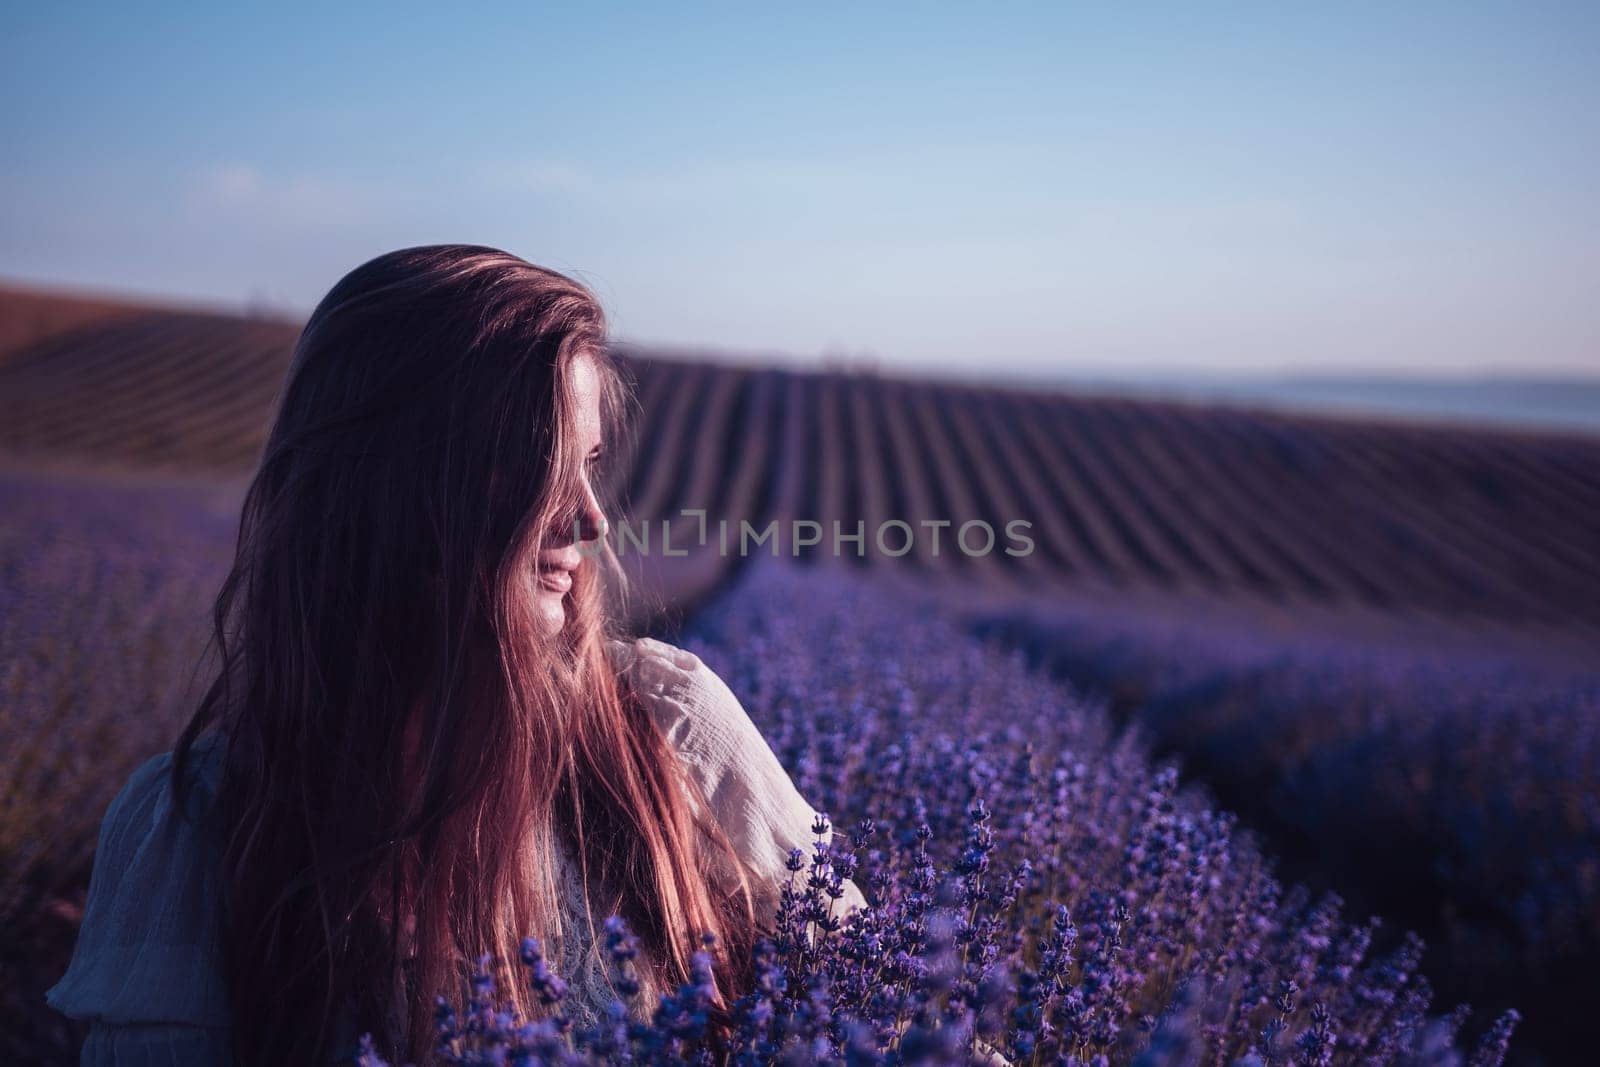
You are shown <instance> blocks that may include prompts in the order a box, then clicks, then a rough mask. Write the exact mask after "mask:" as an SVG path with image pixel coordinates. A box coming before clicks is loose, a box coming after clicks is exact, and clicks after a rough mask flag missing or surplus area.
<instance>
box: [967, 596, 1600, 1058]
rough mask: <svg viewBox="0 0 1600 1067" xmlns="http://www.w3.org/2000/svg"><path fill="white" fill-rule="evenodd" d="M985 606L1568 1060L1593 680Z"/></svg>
mask: <svg viewBox="0 0 1600 1067" xmlns="http://www.w3.org/2000/svg"><path fill="white" fill-rule="evenodd" d="M1367 629H1376V628H1375V627H1373V628H1363V631H1361V632H1356V633H1347V634H1338V633H1333V632H1325V631H1319V630H1317V629H1315V628H1310V627H1305V628H1299V629H1295V630H1287V631H1285V630H1283V629H1279V630H1277V631H1274V630H1272V629H1270V628H1267V627H1264V626H1261V625H1258V624H1252V623H1251V621H1250V620H1248V619H1243V620H1242V619H1240V618H1238V617H1213V616H1210V615H1202V616H1200V617H1198V618H1191V619H1184V618H1181V617H1178V616H1177V615H1176V614H1175V613H1174V614H1169V615H1167V616H1161V617H1156V616H1152V615H1150V614H1144V615H1137V614H1133V613H1128V614H1123V615H1117V614H1114V613H1112V612H1108V611H1106V610H1104V609H1095V610H1092V611H1091V610H1072V609H1070V608H1068V607H1066V606H1056V607H1054V608H1052V609H1050V610H1047V611H1042V612H1034V613H1004V612H996V613H992V614H990V615H988V616H986V617H981V618H979V619H978V620H977V624H976V630H977V632H978V633H980V634H983V635H987V636H989V637H993V638H995V639H997V640H1000V641H1002V642H1004V643H1005V644H1006V645H1007V646H1008V647H1013V648H1017V649H1020V650H1023V651H1025V652H1026V653H1027V655H1028V657H1029V661H1030V662H1032V663H1034V664H1036V665H1037V666H1039V667H1041V668H1044V669H1048V670H1050V671H1051V672H1052V673H1055V674H1057V675H1059V676H1062V677H1064V678H1068V679H1071V680H1073V681H1074V682H1076V683H1077V684H1079V685H1083V686H1088V687H1091V688H1093V689H1096V690H1098V691H1101V692H1105V693H1107V694H1114V695H1115V696H1116V697H1117V699H1119V700H1120V701H1121V702H1122V703H1123V704H1124V705H1125V706H1126V707H1127V709H1128V712H1129V714H1131V715H1132V716H1134V717H1135V719H1136V720H1137V722H1138V723H1139V725H1140V727H1141V728H1142V729H1143V730H1145V731H1147V732H1148V734H1149V735H1150V736H1151V738H1152V739H1153V741H1154V743H1155V744H1156V745H1157V746H1159V748H1160V750H1162V751H1168V752H1174V753H1178V754H1181V756H1182V757H1183V759H1184V760H1185V761H1186V762H1187V764H1188V765H1189V766H1190V767H1192V768H1194V769H1195V770H1196V773H1198V774H1199V775H1200V776H1201V777H1203V778H1204V779H1205V781H1206V782H1207V784H1208V786H1210V787H1211V788H1212V789H1213V790H1214V791H1216V792H1217V793H1218V794H1219V795H1221V796H1222V797H1223V798H1225V800H1226V801H1227V803H1228V804H1229V805H1230V806H1231V807H1234V808H1236V809H1237V810H1239V811H1240V813H1241V815H1242V816H1243V817H1244V818H1245V819H1246V820H1247V821H1248V822H1249V823H1250V825H1252V826H1254V827H1259V828H1261V829H1262V830H1263V831H1265V832H1267V833H1268V834H1269V835H1270V841H1271V844H1272V846H1273V847H1274V850H1275V851H1276V852H1278V853H1280V854H1281V855H1280V859H1281V860H1282V861H1285V862H1287V863H1289V864H1290V865H1291V869H1293V870H1294V871H1295V872H1296V873H1297V874H1298V875H1300V876H1302V877H1308V878H1315V879H1316V880H1317V881H1318V882H1320V883H1321V884H1324V885H1327V886H1331V887H1333V888H1334V889H1336V890H1338V891H1340V892H1342V893H1343V894H1344V895H1345V896H1346V897H1347V899H1350V900H1352V901H1354V902H1355V903H1356V904H1358V905H1359V906H1361V907H1362V908H1363V909H1366V910H1372V911H1376V912H1378V913H1380V914H1384V915H1387V916H1390V917H1391V918H1394V919H1399V920H1403V921H1404V922H1405V923H1406V924H1407V925H1411V926H1413V927H1417V928H1420V929H1422V930H1423V931H1425V932H1426V934H1427V935H1428V937H1429V939H1430V946H1431V947H1430V951H1429V953H1428V956H1427V958H1426V959H1425V965H1426V969H1427V970H1428V971H1429V972H1430V973H1432V974H1435V975H1438V976H1440V977H1441V979H1442V980H1443V981H1442V985H1443V988H1444V991H1446V992H1448V993H1449V994H1450V995H1452V996H1454V997H1458V998H1461V999H1468V1000H1472V1001H1473V1002H1475V1003H1480V1004H1481V1003H1485V1002H1487V1003H1491V1004H1492V1003H1517V1004H1518V1005H1519V1006H1524V1007H1525V1010H1526V1012H1527V1015H1528V1025H1527V1028H1526V1030H1527V1032H1526V1033H1525V1034H1524V1035H1523V1037H1524V1039H1529V1038H1532V1039H1536V1040H1537V1041H1538V1043H1539V1045H1540V1046H1541V1048H1543V1049H1545V1050H1546V1051H1547V1053H1548V1054H1551V1055H1557V1056H1564V1057H1573V1056H1577V1055H1578V1054H1579V1051H1580V1050H1581V1049H1583V1048H1585V1047H1587V1044H1588V1035H1587V1031H1586V1023H1585V1021H1584V1018H1583V1013H1582V1008H1583V1005H1584V1004H1585V1003H1586V1002H1589V1003H1592V1002H1593V998H1594V992H1595V988H1596V987H1595V980H1594V977H1593V976H1594V973H1595V968H1596V966H1597V965H1600V671H1596V670H1595V669H1594V667H1593V666H1592V664H1585V663H1584V662H1582V660H1581V659H1578V660H1574V659H1571V658H1568V657H1567V656H1563V655H1557V654H1555V651H1556V650H1555V649H1553V648H1552V649H1541V648H1530V647H1529V645H1528V642H1527V641H1526V640H1524V641H1523V642H1522V643H1521V644H1520V645H1519V644H1516V643H1513V642H1511V641H1509V640H1506V639H1504V638H1501V639H1497V640H1488V639H1485V638H1484V637H1482V636H1477V637H1474V636H1472V635H1470V634H1468V635H1463V636H1462V637H1459V638H1457V639H1456V640H1454V641H1453V642H1448V643H1447V642H1446V641H1444V640H1443V639H1441V637H1440V636H1439V635H1437V634H1431V635H1428V639H1427V640H1423V639H1422V637H1421V636H1419V635H1417V634H1414V633H1408V632H1406V631H1405V630H1404V629H1403V628H1399V627H1391V632H1387V633H1379V634H1374V633H1369V632H1366V631H1367Z"/></svg>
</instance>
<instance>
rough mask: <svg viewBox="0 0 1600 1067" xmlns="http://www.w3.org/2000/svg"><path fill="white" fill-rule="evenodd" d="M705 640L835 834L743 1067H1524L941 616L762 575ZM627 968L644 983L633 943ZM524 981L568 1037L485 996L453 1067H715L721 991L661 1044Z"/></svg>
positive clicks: (692, 643) (804, 884)
mask: <svg viewBox="0 0 1600 1067" xmlns="http://www.w3.org/2000/svg"><path fill="white" fill-rule="evenodd" d="M683 641H684V643H685V644H686V646H687V647H689V648H691V649H692V650H694V651H696V652H698V653H699V654H700V655H701V656H702V658H704V659H705V660H706V661H707V662H708V663H709V664H710V665H711V666H712V667H713V668H714V669H716V670H717V671H718V672H719V673H720V674H722V675H723V676H724V677H725V678H726V679H727V680H728V681H729V683H730V685H731V686H732V687H733V689H734V690H735V691H736V692H737V693H739V694H740V696H741V697H742V698H743V700H744V702H745V705H746V707H747V709H748V710H749V712H750V713H751V716H752V718H753V719H755V721H756V722H757V723H758V725H760V726H761V728H762V729H763V731H764V733H765V734H766V735H767V737H768V738H769V740H770V741H771V742H772V744H773V746H774V748H775V750H776V751H777V752H778V754H779V756H780V758H781V759H782V760H783V762H784V763H785V765H786V766H788V767H789V768H790V769H791V771H792V773H793V774H794V776H795V778H796V782H797V784H798V785H799V786H800V788H801V790H802V792H803V793H805V794H806V795H807V796H808V798H810V799H812V801H813V803H814V804H816V805H817V806H818V807H820V808H822V809H824V810H826V811H827V812H828V813H829V815H830V816H831V817H832V819H833V822H834V825H835V826H836V827H837V828H838V830H837V831H836V834H835V837H834V841H835V845H834V848H833V850H832V851H831V853H830V852H829V851H828V850H827V849H825V848H823V847H821V846H819V847H818V850H817V854H815V855H813V856H812V857H811V858H810V859H809V861H808V860H807V859H806V858H805V857H803V856H801V855H800V854H799V853H798V852H797V853H796V854H795V855H794V856H793V857H792V869H793V870H795V872H796V877H795V880H794V883H793V884H794V887H795V892H796V893H797V894H798V898H797V899H793V900H790V901H788V902H787V905H786V910H785V911H784V912H783V913H781V914H780V916H779V923H778V929H777V937H776V939H775V941H774V943H773V944H772V945H771V951H770V952H769V953H765V954H763V955H762V957H761V958H760V970H761V973H762V975H763V980H762V982H761V983H760V985H759V987H758V989H757V990H756V991H755V992H754V993H753V994H752V995H751V996H750V997H749V998H747V999H746V1000H745V1001H744V1002H742V1003H741V1004H739V1005H737V1006H736V1009H737V1010H736V1018H737V1019H738V1021H739V1027H738V1036H737V1038H736V1039H735V1042H734V1047H733V1049H732V1051H733V1052H735V1053H736V1054H737V1062H750V1063H755V1062H774V1061H784V1062H802V1061H805V1062H813V1061H816V1062H840V1063H843V1062H851V1063H873V1062H900V1063H906V1062H961V1061H963V1060H967V1059H969V1058H971V1059H976V1058H977V1057H978V1054H979V1053H981V1052H983V1051H984V1050H983V1046H987V1047H988V1049H989V1050H992V1051H993V1052H998V1053H999V1054H1000V1055H1002V1056H1004V1057H1005V1058H1007V1059H1009V1060H1011V1061H1012V1062H1014V1063H1083V1064H1090V1063H1125V1062H1139V1063H1143V1064H1166V1063H1171V1064H1178V1063H1184V1064H1192V1063H1217V1064H1231V1063H1238V1062H1246V1063H1259V1064H1287V1063H1297V1064H1298V1063H1304V1064H1326V1063H1335V1062H1341V1063H1342V1062H1379V1063H1392V1062H1414V1063H1441V1064H1443V1063H1462V1062H1472V1063H1494V1062H1498V1061H1499V1060H1500V1059H1501V1057H1502V1055H1503V1053H1504V1051H1505V1046H1506V1043H1507V1040H1508V1036H1509V1032H1510V1030H1511V1027H1512V1025H1513V1024H1514V1022H1515V1019H1516V1016H1515V1014H1514V1013H1512V1014H1508V1015H1505V1016H1502V1017H1501V1018H1500V1019H1498V1020H1488V1019H1482V1020H1478V1025H1477V1026H1476V1027H1474V1028H1473V1029H1475V1030H1477V1031H1478V1032H1479V1036H1478V1037H1477V1039H1476V1041H1475V1042H1467V1044H1473V1045H1475V1050H1474V1051H1473V1052H1472V1053H1471V1054H1470V1056H1468V1055H1467V1054H1465V1053H1463V1052H1462V1051H1461V1043H1462V1039H1463V1034H1462V1030H1463V1028H1464V1025H1465V1024H1466V1022H1467V1018H1468V1014H1469V1013H1468V1011H1467V1009H1466V1008H1464V1007H1456V1008H1455V1009H1454V1010H1452V1011H1449V1012H1448V1013H1444V1014H1435V1010H1436V1009H1435V1005H1434V1004H1433V998H1432V993H1431V990H1430V986H1429V983H1428V981H1427V980H1426V979H1425V978H1424V977H1423V976H1422V975H1421V974H1420V973H1419V971H1418V961H1419V958H1420V955H1421V951H1422V945H1421V943H1420V942H1419V941H1418V940H1417V939H1416V938H1414V937H1411V936H1407V937H1406V938H1404V939H1403V940H1401V941H1400V943H1399V945H1398V947H1397V948H1396V949H1394V950H1393V951H1391V952H1388V953H1381V954H1380V953H1378V952H1377V951H1375V949H1374V938H1375V934H1376V932H1377V923H1376V922H1375V921H1369V922H1367V923H1358V924H1352V923H1349V922H1347V921H1346V920H1345V919H1344V918H1343V917H1342V915H1341V902H1340V901H1339V900H1338V899H1337V898H1336V897H1332V896H1328V897H1324V898H1322V899H1320V900H1314V899H1312V898H1311V896H1310V895H1309V894H1308V893H1306V892H1305V891H1303V890H1300V889H1290V890H1287V891H1285V890H1284V889H1283V888H1282V887H1281V886H1280V885H1279V883H1278V882H1277V881H1276V880H1275V879H1274V877H1273V874H1272V870H1271V868H1270V866H1269V864H1268V863H1267V862H1266V861H1265V860H1264V859H1263V858H1262V856H1261V855H1260V854H1259V853H1258V852H1257V851H1256V850H1255V849H1254V848H1253V847H1252V845H1251V843H1250V841H1249V840H1248V839H1246V838H1244V837H1243V836H1241V835H1239V834H1238V833H1236V831H1235V827H1234V821H1233V819H1232V818H1231V817H1230V816H1228V815H1226V814H1222V813H1219V812H1217V811H1214V810H1210V809H1208V808H1207V807H1206V806H1205V805H1204V804H1203V803H1202V802H1201V801H1200V800H1199V799H1198V798H1197V797H1196V796H1194V795H1193V794H1192V793H1190V792H1188V791H1184V790H1180V789H1179V786H1178V778H1177V774H1176V772H1175V770H1174V768H1172V767H1171V766H1156V765H1153V764H1152V763H1151V762H1150V760H1149V759H1148V756H1147V753H1146V752H1145V751H1144V750H1143V749H1142V747H1141V746H1140V744H1139V742H1138V741H1137V740H1136V739H1135V738H1133V737H1132V736H1130V735H1127V734H1116V733H1114V732H1113V731H1112V730H1111V729H1110V728H1109V719H1108V716H1107V715H1106V714H1105V712H1104V710H1103V709H1102V708H1099V707H1095V706H1091V705H1087V704H1085V703H1083V702H1082V701H1081V700H1079V699H1078V698H1077V697H1076V696H1075V695H1074V694H1073V693H1072V692H1071V691H1070V690H1068V689H1067V688H1065V687H1063V686H1062V685H1060V684H1059V683H1056V682H1052V681H1050V680H1049V679H1047V678H1046V677H1044V676H1043V675H1041V674H1039V673H1038V672H1035V671H1033V670H1030V669H1029V668H1028V667H1027V666H1026V665H1025V663H1024V662H1023V660H1022V657H1021V655H1020V654H1005V653H1003V652H1001V651H1000V650H998V649H997V648H995V647H993V646H989V645H984V644H981V643H979V642H978V641H976V640H973V639H972V638H971V637H970V636H968V635H966V634H965V633H964V632H963V631H962V630H961V629H960V628H959V627H958V626H957V625H956V624H955V623H954V622H953V621H950V620H948V619H945V618H943V617H942V616H941V615H940V614H939V613H938V612H937V611H936V610H928V608H926V607H924V606H919V605H915V604H905V603H896V602H895V601H893V600H892V599H890V598H889V597H887V596H885V595H884V594H883V592H882V591H881V590H879V589H877V588H875V587H874V586H872V585H870V584H868V583H866V582H863V581H860V580H851V579H849V578H847V577H844V576H841V575H838V574H833V573H829V572H813V571H801V570H794V569H788V568H785V567H783V566H782V565H779V564H771V565H756V566H753V567H752V568H751V569H750V570H748V571H747V572H746V573H745V574H744V575H743V577H742V579H741V581H740V583H739V584H738V586H737V587H736V588H735V589H734V590H733V591H731V592H730V593H728V594H725V595H724V596H723V597H722V598H721V599H720V600H719V601H718V602H717V603H716V604H715V605H713V606H712V607H711V608H710V609H709V610H707V611H706V612H704V613H702V614H701V615H700V616H699V617H698V618H697V620H696V622H695V624H694V626H693V628H692V630H691V631H690V632H689V633H688V634H687V635H685V637H684V638H683ZM808 868H809V876H808V875H807V874H805V872H806V870H807V869H808ZM832 874H845V875H849V876H851V877H853V878H854V879H855V880H856V881H857V883H858V884H859V885H861V886H862V887H863V889H864V890H865V891H866V894H867V896H868V898H869V903H870V906H869V908H868V909H867V910H865V911H863V912H856V913H853V914H852V915H851V916H850V917H849V918H848V919H847V920H846V921H845V922H844V923H842V924H838V925H837V928H836V929H832V930H828V929H826V927H827V926H830V925H834V924H832V923H827V922H825V923H824V930H825V932H824V933H823V934H822V936H821V937H820V939H819V940H818V942H817V943H816V944H815V945H808V943H807V941H806V939H805V938H804V937H802V936H797V930H796V928H797V926H798V924H799V923H801V922H803V921H804V920H806V919H808V918H810V919H824V918H825V917H826V916H827V915H828V914H829V913H830V912H829V909H830V905H831V902H830V899H829V898H830V893H829V885H830V880H831V879H830V875H832ZM610 944H611V946H612V947H613V949H614V950H616V955H615V958H616V960H617V963H618V967H619V974H620V975H621V976H622V977H624V978H625V977H626V968H627V966H628V964H627V954H628V939H627V935H626V931H624V930H620V929H617V928H613V930H612V937H611V939H610ZM530 947H531V948H535V949H536V946H530ZM527 962H529V963H530V965H531V966H532V968H533V970H532V974H531V978H532V979H533V980H534V981H535V984H536V987H537V988H538V989H540V990H541V991H542V992H544V993H545V994H547V996H548V997H549V999H550V1001H551V1002H552V1011H553V1012H554V1016H553V1018H552V1019H547V1020H542V1021H540V1022H539V1023H532V1022H528V1021H524V1020H517V1019H514V1018H511V1017H509V1016H507V1015H504V1014H496V1012H495V1011H494V1010H493V1006H492V1005H493V997H492V995H491V993H492V991H491V990H489V989H487V988H485V987H484V986H482V985H480V986H479V987H478V988H477V989H476V990H475V991H474V993H473V995H472V998H471V1000H470V1001H469V1002H468V1003H467V1004H466V1005H464V1006H463V1010H460V1011H456V1010H448V1009H445V1008H442V1009H441V1015H440V1020H441V1027H442V1041H443V1044H444V1046H445V1048H446V1049H447V1050H448V1052H449V1054H450V1057H451V1058H452V1060H453V1061H454V1062H461V1063H479V1062H501V1061H500V1060H496V1059H494V1057H495V1056H496V1055H505V1054H507V1053H508V1052H509V1053H511V1054H516V1053H521V1054H523V1055H525V1056H528V1057H530V1058H529V1059H527V1060H526V1061H525V1062H546V1061H555V1060H559V1059H560V1058H562V1057H566V1058H568V1059H572V1060H576V1061H583V1060H585V1059H588V1058H594V1059H610V1058H616V1057H618V1056H621V1055H624V1054H626V1055H630V1056H633V1057H635V1058H637V1059H638V1060H640V1061H643V1062H695V1061H696V1058H697V1056H698V1055H699V1053H700V1051H701V1050H702V1045H701V1044H700V1039H701V1036H702V1034H703V1031H704V1025H705V1011H704V1008H705V996H704V988H703V987H704V983H703V981H702V983H700V984H699V985H694V986H690V987H687V988H685V989H684V990H682V991H681V993H680V995H679V996H678V997H675V998H671V999H670V1001H669V1002H668V1003H667V1004H666V1005H665V1006H664V1008H663V1011H662V1012H660V1013H658V1015H657V1017H656V1025H654V1026H643V1025H639V1024H629V1023H628V1022H626V1016H627V1012H626V1011H625V1009H624V1008H623V1006H622V1005H621V1004H620V1003H619V1004H617V1005H615V1006H614V1013H613V1017H614V1020H615V1021H614V1023H612V1024H610V1025H604V1026H601V1027H599V1028H596V1029H593V1030H588V1029H584V1030H574V1029H569V1028H567V1027H565V1026H564V1025H563V1019H562V1017H561V1015H560V1001H559V998H558V997H556V996H554V995H552V994H551V990H552V987H551V984H550V979H549V976H548V972H547V970H546V968H545V966H544V964H543V962H542V960H540V959H539V958H538V956H537V952H536V951H535V952H533V953H532V954H531V955H530V956H529V957H528V959H527ZM625 985H626V983H624V986H625ZM555 992H557V993H558V992H559V985H557V987H556V989H555ZM980 1043H981V1044H980ZM573 1050H576V1051H573ZM531 1057H545V1059H538V1058H531ZM368 1062H369V1063H377V1062H379V1061H378V1060H377V1059H376V1057H369V1059H368ZM990 1062H993V1061H990Z"/></svg>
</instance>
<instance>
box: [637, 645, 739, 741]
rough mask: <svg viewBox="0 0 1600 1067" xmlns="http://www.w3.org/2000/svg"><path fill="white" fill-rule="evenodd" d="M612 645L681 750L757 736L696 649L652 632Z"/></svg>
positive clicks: (727, 687) (732, 696)
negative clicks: (695, 651) (683, 646)
mask: <svg viewBox="0 0 1600 1067" xmlns="http://www.w3.org/2000/svg"><path fill="white" fill-rule="evenodd" d="M611 647H612V653H613V656H614V660H615V662H616V665H617V671H618V674H619V676H621V677H623V678H625V679H626V680H627V682H628V684H629V685H630V687H631V688H632V689H633V691H634V692H635V693H637V694H638V695H639V696H640V697H641V698H642V699H643V700H644V702H645V703H646V704H647V705H649V706H650V708H651V710H652V711H654V712H655V715H656V720H657V721H658V722H659V723H660V724H661V728H662V730H663V731H664V732H665V733H666V734H667V738H668V740H670V741H672V742H673V743H674V744H676V745H677V746H678V747H679V749H680V750H684V749H685V748H686V747H687V749H688V750H689V753H690V754H694V755H701V756H714V755H717V754H719V752H720V751H721V750H726V749H732V748H734V747H737V745H739V744H748V743H749V740H750V737H751V735H752V734H755V735H756V737H757V738H759V736H760V735H759V732H758V731H757V730H756V727H755V725H754V724H753V723H752V722H751V721H750V717H749V715H748V714H746V712H745V710H744V706H743V704H741V703H740V701H739V698H738V697H737V696H736V695H734V692H733V690H732V689H731V688H729V686H728V683H727V682H726V681H724V680H723V679H722V677H721V676H720V675H718V674H717V672H716V671H714V670H712V669H711V667H710V666H709V665H708V664H707V663H706V662H705V660H703V659H701V658H700V657H699V656H698V655H697V654H696V653H694V652H691V651H690V650H688V649H686V648H682V647H680V646H678V645H675V644H672V643H671V642H669V641H663V640H661V639H659V638H654V637H638V638H632V639H623V640H614V641H613V642H612V645H611Z"/></svg>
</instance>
